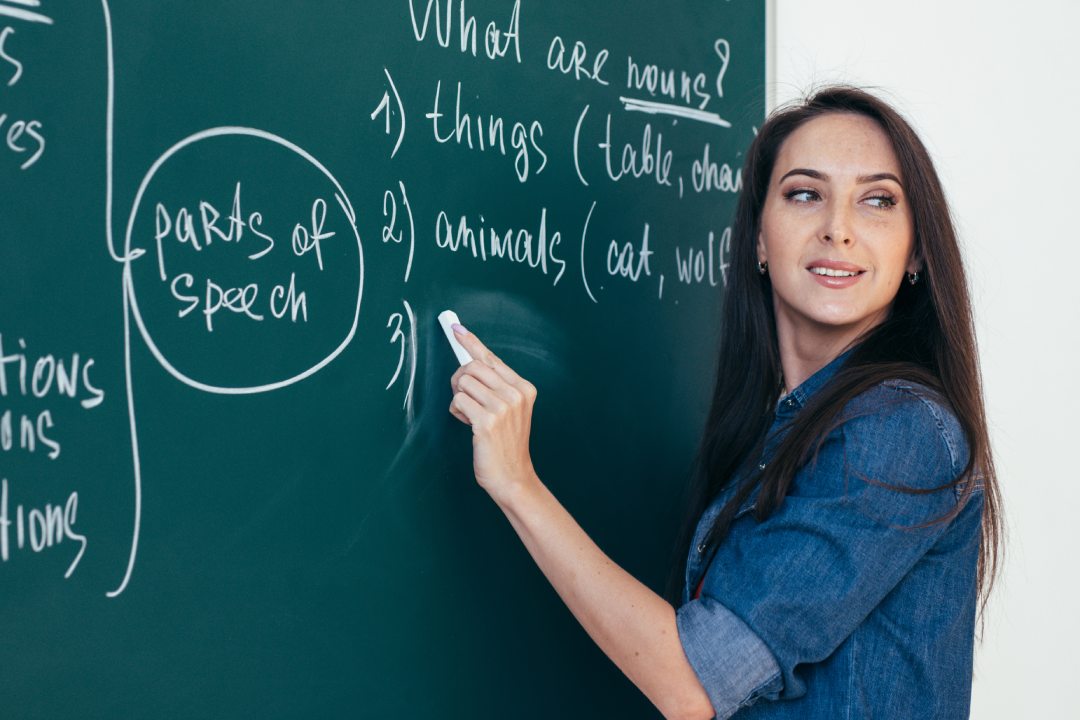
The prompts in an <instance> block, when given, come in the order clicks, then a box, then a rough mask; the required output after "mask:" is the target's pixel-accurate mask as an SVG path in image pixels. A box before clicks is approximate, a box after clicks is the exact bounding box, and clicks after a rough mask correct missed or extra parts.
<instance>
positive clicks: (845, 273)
mask: <svg viewBox="0 0 1080 720" xmlns="http://www.w3.org/2000/svg"><path fill="white" fill-rule="evenodd" d="M807 269H808V270H809V271H810V272H811V273H812V274H814V275H823V276H825V277H841V278H842V277H855V276H856V275H862V274H863V273H864V272H866V271H865V270H834V269H832V268H827V267H812V268H807Z"/></svg>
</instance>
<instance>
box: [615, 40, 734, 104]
mask: <svg viewBox="0 0 1080 720" xmlns="http://www.w3.org/2000/svg"><path fill="white" fill-rule="evenodd" d="M713 51H714V52H715V53H716V56H717V58H718V59H719V60H720V68H719V69H718V70H717V71H716V75H715V76H714V84H713V86H712V88H710V87H709V85H708V82H709V77H708V75H706V73H704V72H696V73H694V72H688V71H686V70H676V69H674V68H661V67H660V66H659V65H656V64H653V63H639V62H638V61H636V60H635V59H634V57H633V56H632V55H628V56H627V57H626V87H627V89H629V90H634V91H641V90H644V91H645V92H647V93H649V95H652V96H654V97H656V96H661V97H666V98H670V99H671V100H678V101H680V102H683V103H686V104H687V105H695V106H696V107H697V108H698V109H699V110H704V109H705V107H706V106H707V105H708V104H709V102H710V101H711V100H712V99H713V94H712V92H710V90H713V89H714V90H715V91H716V97H718V98H722V97H724V75H726V74H727V69H728V65H729V64H730V62H731V44H730V43H729V42H728V41H727V40H724V39H723V38H720V39H718V40H717V41H716V42H715V43H714V44H713Z"/></svg>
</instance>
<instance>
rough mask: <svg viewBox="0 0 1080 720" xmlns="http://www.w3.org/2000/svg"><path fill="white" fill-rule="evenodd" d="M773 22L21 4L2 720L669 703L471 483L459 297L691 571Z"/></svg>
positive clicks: (581, 465) (5, 203)
mask: <svg viewBox="0 0 1080 720" xmlns="http://www.w3.org/2000/svg"><path fill="white" fill-rule="evenodd" d="M764 4H765V3H764V2H763V1H762V0H757V1H756V2H751V1H750V0H730V1H729V2H720V1H717V0H694V1H690V0H688V1H684V2H674V3H646V2H629V3H611V2H594V1H591V0H590V1H583V0H579V1H575V2H560V3H553V2H545V3H542V2H537V1H536V0H516V1H513V0H468V2H464V0H456V1H455V0H412V2H410V1H409V0H394V1H393V2H390V1H386V2H377V3H375V2H356V1H347V0H326V1H324V2H318V3H312V2H301V1H300V0H275V2H272V3H271V2H265V1H259V0H226V1H225V2H215V3H209V2H196V1H193V0H183V1H180V0H156V1H155V2H135V1H134V0H108V1H105V0H83V1H82V2H64V3H61V2H53V1H52V0H42V1H41V2H40V3H39V2H37V1H36V0H0V308H2V311H0V480H2V486H0V491H2V492H0V663H2V668H0V716H2V717H5V718H8V717H10V718H61V717H63V718H75V717H78V718H128V717H130V718H148V717H152V718H167V717H169V718H171V717H175V718H208V717H228V718H236V717H259V718H277V717H282V718H299V717H310V718H331V717H350V718H356V717H362V718H369V717H370V718H421V717H424V718H432V717H435V718H488V717H492V718H494V717H499V718H503V717H512V718H563V717H568V718H569V717H572V718H578V717H581V718H584V717H590V718H592V717H656V713H655V711H654V710H653V709H652V708H651V706H650V705H649V704H648V702H647V701H646V700H645V699H644V698H643V697H642V696H641V695H640V694H639V693H638V691H637V690H636V689H635V688H634V687H633V686H632V685H631V684H630V683H629V682H628V681H627V680H626V679H625V678H623V677H622V675H621V674H620V673H619V672H618V670H617V669H616V668H615V667H614V666H613V665H611V664H610V663H609V662H608V661H607V660H606V658H604V656H603V655H602V654H601V653H600V652H599V651H598V650H597V649H596V648H595V647H594V646H593V645H592V644H591V642H590V641H589V639H588V638H587V637H586V635H585V634H584V632H583V631H582V630H581V629H580V628H579V627H578V626H577V625H576V623H575V621H574V620H573V618H572V617H571V615H570V614H569V612H567V610H566V609H565V608H564V607H563V606H562V605H561V603H560V601H559V600H558V598H557V597H556V595H555V593H554V592H553V591H552V590H551V588H550V587H549V586H548V585H547V583H546V581H545V579H544V578H543V576H542V575H541V574H540V572H539V571H538V570H537V569H536V567H535V566H534V565H533V563H532V562H531V560H530V559H529V557H528V555H527V553H526V552H525V550H524V549H523V548H522V547H521V545H520V543H519V542H518V541H517V538H516V536H515V535H514V533H513V531H512V529H511V528H510V526H509V524H508V523H507V522H506V521H505V519H504V518H503V516H502V514H501V513H500V512H499V511H498V509H497V508H496V507H495V506H494V505H493V503H491V501H490V500H489V499H488V498H487V496H486V495H485V494H484V492H483V491H482V490H480V489H479V488H478V487H477V486H476V484H475V482H474V480H473V477H472V471H471V468H472V465H471V442H470V431H469V429H468V428H467V427H465V426H464V425H462V424H460V423H459V422H457V421H456V420H454V418H453V417H452V416H451V415H450V414H449V413H448V407H449V403H450V397H451V394H450V389H449V382H448V381H449V378H450V376H451V374H452V373H453V371H454V369H455V367H456V361H455V359H454V356H453V355H452V353H451V351H450V348H449V346H448V344H447V343H446V340H445V338H443V336H442V334H441V331H440V329H439V326H438V324H437V321H436V315H437V314H438V313H439V312H440V311H442V310H444V309H447V308H452V309H454V310H455V311H457V313H458V314H459V315H460V317H461V319H462V322H463V323H465V324H466V325H467V326H468V327H469V328H470V329H472V330H473V331H475V332H476V333H477V334H478V335H479V336H480V337H481V339H483V340H485V341H486V342H487V343H488V345H489V346H490V347H491V348H492V349H494V350H495V352H497V353H498V354H500V356H502V357H503V358H504V359H505V360H506V361H507V362H508V363H509V364H510V365H511V366H512V367H514V368H515V369H517V370H518V372H520V373H521V374H522V375H523V376H524V377H526V378H529V379H530V380H532V381H533V382H534V383H535V384H536V385H537V387H538V388H539V398H538V401H537V405H536V411H535V417H534V423H533V438H532V453H533V458H534V463H535V465H536V468H537V471H538V472H539V474H540V476H541V477H542V478H543V479H544V481H545V482H546V483H547V484H548V485H549V486H550V487H551V488H552V490H553V491H554V492H555V494H556V495H557V496H558V497H559V498H560V499H561V500H562V501H563V503H564V504H565V505H566V506H567V507H568V509H569V510H570V511H571V512H572V513H573V514H574V515H575V517H576V518H577V519H578V520H579V521H580V522H581V524H582V525H583V526H584V527H585V529H586V530H587V531H588V532H589V533H590V534H591V535H592V536H593V537H594V538H595V539H596V540H597V542H598V543H599V544H600V546H601V547H602V548H604V549H605V551H607V552H608V553H609V554H610V555H611V556H612V557H613V558H614V559H615V560H616V561H617V562H619V563H621V564H622V565H624V566H625V567H626V568H627V569H628V570H630V571H631V572H632V573H634V574H635V575H636V576H638V577H640V578H642V579H643V580H644V581H645V582H647V583H649V584H650V585H652V586H653V587H655V588H657V589H659V588H660V587H661V586H662V584H663V582H664V580H665V578H666V574H667V569H668V567H669V563H670V559H671V549H672V544H673V541H674V538H675V535H676V530H677V526H678V524H679V521H680V513H681V510H682V502H683V499H684V497H683V493H684V491H685V486H686V482H687V480H688V477H687V475H688V469H689V466H690V462H691V457H692V454H693V451H694V448H695V445H696V442H697V439H698V433H699V432H700V427H701V423H702V422H703V419H704V414H705V411H706V409H707V399H708V393H709V390H710V388H711V383H712V378H713V372H714V370H713V367H714V365H715V357H714V352H715V350H714V348H715V339H716V327H715V318H716V313H717V309H718V304H719V297H720V291H721V289H722V287H723V285H724V282H725V273H726V268H727V255H728V238H729V233H730V230H729V228H728V225H729V222H730V217H731V214H732V211H733V208H734V200H735V197H736V195H737V193H738V191H739V189H740V187H741V175H740V173H739V172H738V168H739V167H740V165H741V162H742V150H743V149H744V148H745V147H746V146H747V145H748V143H749V141H750V140H751V138H752V137H753V133H754V129H755V126H756V125H757V124H759V123H760V122H761V119H762V117H763V113H764V96H765V78H764V74H765V73H764V65H765V18H764V15H765V8H764Z"/></svg>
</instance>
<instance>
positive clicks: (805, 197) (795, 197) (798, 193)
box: [784, 188, 821, 203]
mask: <svg viewBox="0 0 1080 720" xmlns="http://www.w3.org/2000/svg"><path fill="white" fill-rule="evenodd" d="M784 198H785V199H787V200H790V201H791V202H794V203H808V202H812V201H814V200H820V199H821V196H820V195H818V193H817V190H811V189H809V188H799V189H797V190H789V191H787V192H786V193H784Z"/></svg>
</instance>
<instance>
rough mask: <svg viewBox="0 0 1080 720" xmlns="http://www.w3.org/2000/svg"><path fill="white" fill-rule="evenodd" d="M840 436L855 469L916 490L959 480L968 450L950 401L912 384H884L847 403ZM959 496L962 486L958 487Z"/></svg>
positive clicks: (842, 417) (839, 427) (892, 382)
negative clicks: (890, 479)
mask: <svg viewBox="0 0 1080 720" xmlns="http://www.w3.org/2000/svg"><path fill="white" fill-rule="evenodd" d="M838 431H839V432H840V435H841V438H840V439H841V441H842V443H843V446H844V450H845V455H846V456H847V458H848V459H849V461H851V462H852V463H853V464H854V465H855V466H857V467H859V468H861V469H863V470H864V471H866V472H869V473H872V474H873V475H876V476H885V477H890V478H893V479H894V480H896V481H899V484H901V485H905V486H910V487H912V488H922V489H930V488H932V487H939V486H941V485H942V484H945V483H951V482H953V481H955V480H956V479H957V478H958V477H959V476H960V475H961V473H962V472H963V470H964V468H965V467H966V466H967V462H968V455H969V452H970V451H969V447H968V442H967V438H966V436H965V433H964V430H963V427H962V425H961V424H960V421H959V419H958V418H957V416H956V413H955V411H954V410H953V408H952V406H951V404H950V403H949V401H948V399H947V398H945V397H944V396H943V395H942V394H941V393H939V392H937V391H936V390H934V389H933V388H930V387H928V386H926V385H923V384H921V383H917V382H912V381H909V380H898V379H897V380H886V381H883V382H881V383H878V384H877V385H875V386H874V387H872V388H870V389H869V390H866V391H864V392H862V393H860V394H859V395H857V396H856V397H855V398H853V399H852V400H851V401H849V402H848V403H847V404H846V405H845V406H844V408H843V410H842V411H841V413H840V424H839V426H838ZM954 489H956V490H957V493H958V494H959V489H960V485H959V484H958V485H957V486H956V488H954Z"/></svg>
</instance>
